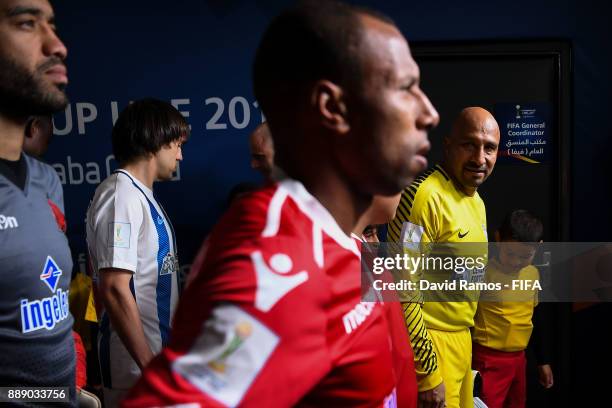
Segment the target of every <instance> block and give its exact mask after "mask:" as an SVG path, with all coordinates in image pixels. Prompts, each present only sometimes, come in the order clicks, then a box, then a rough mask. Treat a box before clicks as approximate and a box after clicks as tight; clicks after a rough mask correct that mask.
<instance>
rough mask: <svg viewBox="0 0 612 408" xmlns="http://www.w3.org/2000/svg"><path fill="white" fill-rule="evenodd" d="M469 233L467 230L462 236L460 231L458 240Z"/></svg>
mask: <svg viewBox="0 0 612 408" xmlns="http://www.w3.org/2000/svg"><path fill="white" fill-rule="evenodd" d="M469 232H470V230H467V232H466V233H465V234H462V233H461V231H459V232H458V234H459V238H463V237H465V236H466V235H467V234H468V233H469Z"/></svg>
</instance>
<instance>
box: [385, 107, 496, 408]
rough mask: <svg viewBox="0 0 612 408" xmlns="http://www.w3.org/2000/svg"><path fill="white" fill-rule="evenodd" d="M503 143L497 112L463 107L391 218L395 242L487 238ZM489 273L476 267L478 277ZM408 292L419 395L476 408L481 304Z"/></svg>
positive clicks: (430, 402) (429, 401)
mask: <svg viewBox="0 0 612 408" xmlns="http://www.w3.org/2000/svg"><path fill="white" fill-rule="evenodd" d="M498 144H499V128H498V125H497V122H496V121H495V119H494V118H493V116H492V115H491V114H490V113H489V112H487V111H486V110H484V109H482V108H478V107H472V108H466V109H464V110H463V111H462V112H461V113H460V115H459V117H458V118H457V120H456V121H455V123H454V125H453V129H452V132H451V135H450V136H449V137H447V138H445V139H444V159H443V162H442V164H441V165H437V166H435V167H434V168H433V169H431V170H428V171H427V172H425V173H424V174H423V175H421V176H420V177H418V178H417V179H416V180H415V182H414V183H413V184H412V185H411V186H409V187H408V188H406V189H405V190H404V192H403V194H402V199H401V201H400V205H399V206H398V209H397V212H396V215H395V218H394V219H393V221H391V222H390V223H389V227H388V233H387V235H388V241H389V242H399V243H405V244H413V245H416V247H418V248H422V244H424V243H430V242H431V243H461V242H483V243H484V242H487V232H486V231H487V221H486V212H485V206H484V203H483V201H482V199H481V198H480V196H479V195H478V192H477V191H476V190H477V188H478V187H479V186H480V185H481V184H482V183H483V182H484V181H485V180H486V178H487V177H488V176H489V175H490V174H491V171H492V170H493V167H494V165H495V161H496V158H497V148H498ZM425 273H426V271H425ZM482 273H483V271H478V270H476V271H472V275H478V274H482ZM424 278H427V276H424ZM452 278H461V279H465V278H469V277H467V276H466V275H465V274H463V275H462V276H453V277H452ZM471 279H472V280H474V279H478V276H472V277H471ZM409 296H410V297H408V298H404V299H405V300H406V301H405V302H404V304H403V307H404V315H405V319H406V324H407V325H408V331H409V333H410V341H411V343H412V347H413V350H414V355H415V366H416V370H417V378H418V383H419V400H420V401H421V403H422V404H423V406H426V407H429V406H431V407H440V406H443V404H444V402H445V401H446V406H448V407H459V406H461V407H470V406H472V378H471V338H470V332H469V328H470V327H471V326H473V325H474V314H475V312H476V306H477V303H476V302H473V301H466V302H425V303H423V302H421V298H420V294H418V293H417V294H410V295H409Z"/></svg>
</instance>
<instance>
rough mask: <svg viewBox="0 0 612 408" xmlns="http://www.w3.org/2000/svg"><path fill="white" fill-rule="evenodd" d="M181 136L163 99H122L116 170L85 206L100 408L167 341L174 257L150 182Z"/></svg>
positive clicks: (163, 176)
mask: <svg viewBox="0 0 612 408" xmlns="http://www.w3.org/2000/svg"><path fill="white" fill-rule="evenodd" d="M188 134H189V126H188V124H187V122H186V121H185V119H184V118H183V116H181V114H180V113H179V112H178V111H177V110H176V109H175V108H174V107H172V105H170V104H169V103H167V102H164V101H159V100H156V99H143V100H140V101H136V102H134V103H132V104H130V105H129V106H128V107H127V108H125V110H124V111H123V112H121V114H120V115H119V117H118V118H117V121H116V122H115V126H114V127H113V135H112V141H113V154H114V155H115V158H116V159H117V161H118V162H119V165H120V168H119V170H117V171H115V172H114V173H113V174H112V175H111V176H109V177H108V178H107V179H106V180H104V181H103V182H102V184H100V185H99V186H98V188H97V189H96V193H95V195H94V198H93V200H92V202H91V204H90V206H89V209H88V210H87V246H88V249H89V254H90V256H91V263H92V266H93V268H94V273H96V274H98V276H99V282H100V283H99V286H100V287H99V293H100V296H101V298H102V301H103V303H104V307H105V312H104V314H103V315H102V320H101V322H100V339H99V356H100V366H101V373H102V381H103V383H104V403H105V406H106V407H115V406H117V404H118V401H119V399H120V398H122V397H123V396H124V395H125V393H126V392H127V390H128V389H129V388H130V387H131V386H132V385H134V383H135V382H136V380H137V379H138V377H140V373H141V370H142V368H143V367H144V366H146V365H147V363H148V362H149V361H150V360H151V359H152V358H153V356H154V355H155V354H157V353H159V352H160V351H161V349H162V347H163V346H165V345H166V344H167V341H168V336H169V334H170V322H171V319H172V316H173V314H174V311H175V308H176V304H177V303H178V280H177V279H178V254H177V246H176V236H175V234H174V229H173V228H172V224H171V223H170V220H169V219H168V216H167V215H166V213H165V211H164V210H163V208H162V206H161V205H160V204H159V202H158V201H157V200H156V199H155V197H154V195H153V183H154V182H155V181H165V180H170V179H171V178H172V175H173V173H174V171H176V167H177V163H178V161H179V160H182V147H181V145H182V143H183V141H184V140H185V139H186V137H187V136H188Z"/></svg>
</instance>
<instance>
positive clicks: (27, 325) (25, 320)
mask: <svg viewBox="0 0 612 408" xmlns="http://www.w3.org/2000/svg"><path fill="white" fill-rule="evenodd" d="M61 276H62V270H61V269H60V268H59V266H58V265H57V263H56V262H55V261H54V260H53V258H52V257H51V256H47V260H46V261H45V266H44V268H43V272H42V274H41V275H40V280H41V281H43V282H44V283H45V284H46V285H47V287H49V289H50V290H51V292H53V295H52V296H49V297H45V298H42V299H36V300H32V301H30V300H28V299H21V301H20V305H19V309H20V312H21V331H22V333H29V332H33V331H36V330H40V329H43V328H45V329H47V330H52V329H53V328H54V327H55V325H56V324H58V323H59V322H61V321H62V320H65V319H67V318H68V316H70V310H69V308H68V292H69V291H63V290H62V289H58V288H57V285H58V283H59V280H60V278H61Z"/></svg>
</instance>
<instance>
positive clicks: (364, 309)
mask: <svg viewBox="0 0 612 408" xmlns="http://www.w3.org/2000/svg"><path fill="white" fill-rule="evenodd" d="M374 306H376V303H375V302H360V303H357V304H356V305H355V307H353V309H351V311H350V312H348V313H347V314H345V315H344V316H342V323H343V324H344V331H346V334H351V332H353V330H355V329H357V328H358V327H359V326H361V324H362V323H363V322H365V320H366V319H367V318H368V316H369V315H371V314H372V310H373V309H374Z"/></svg>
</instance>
